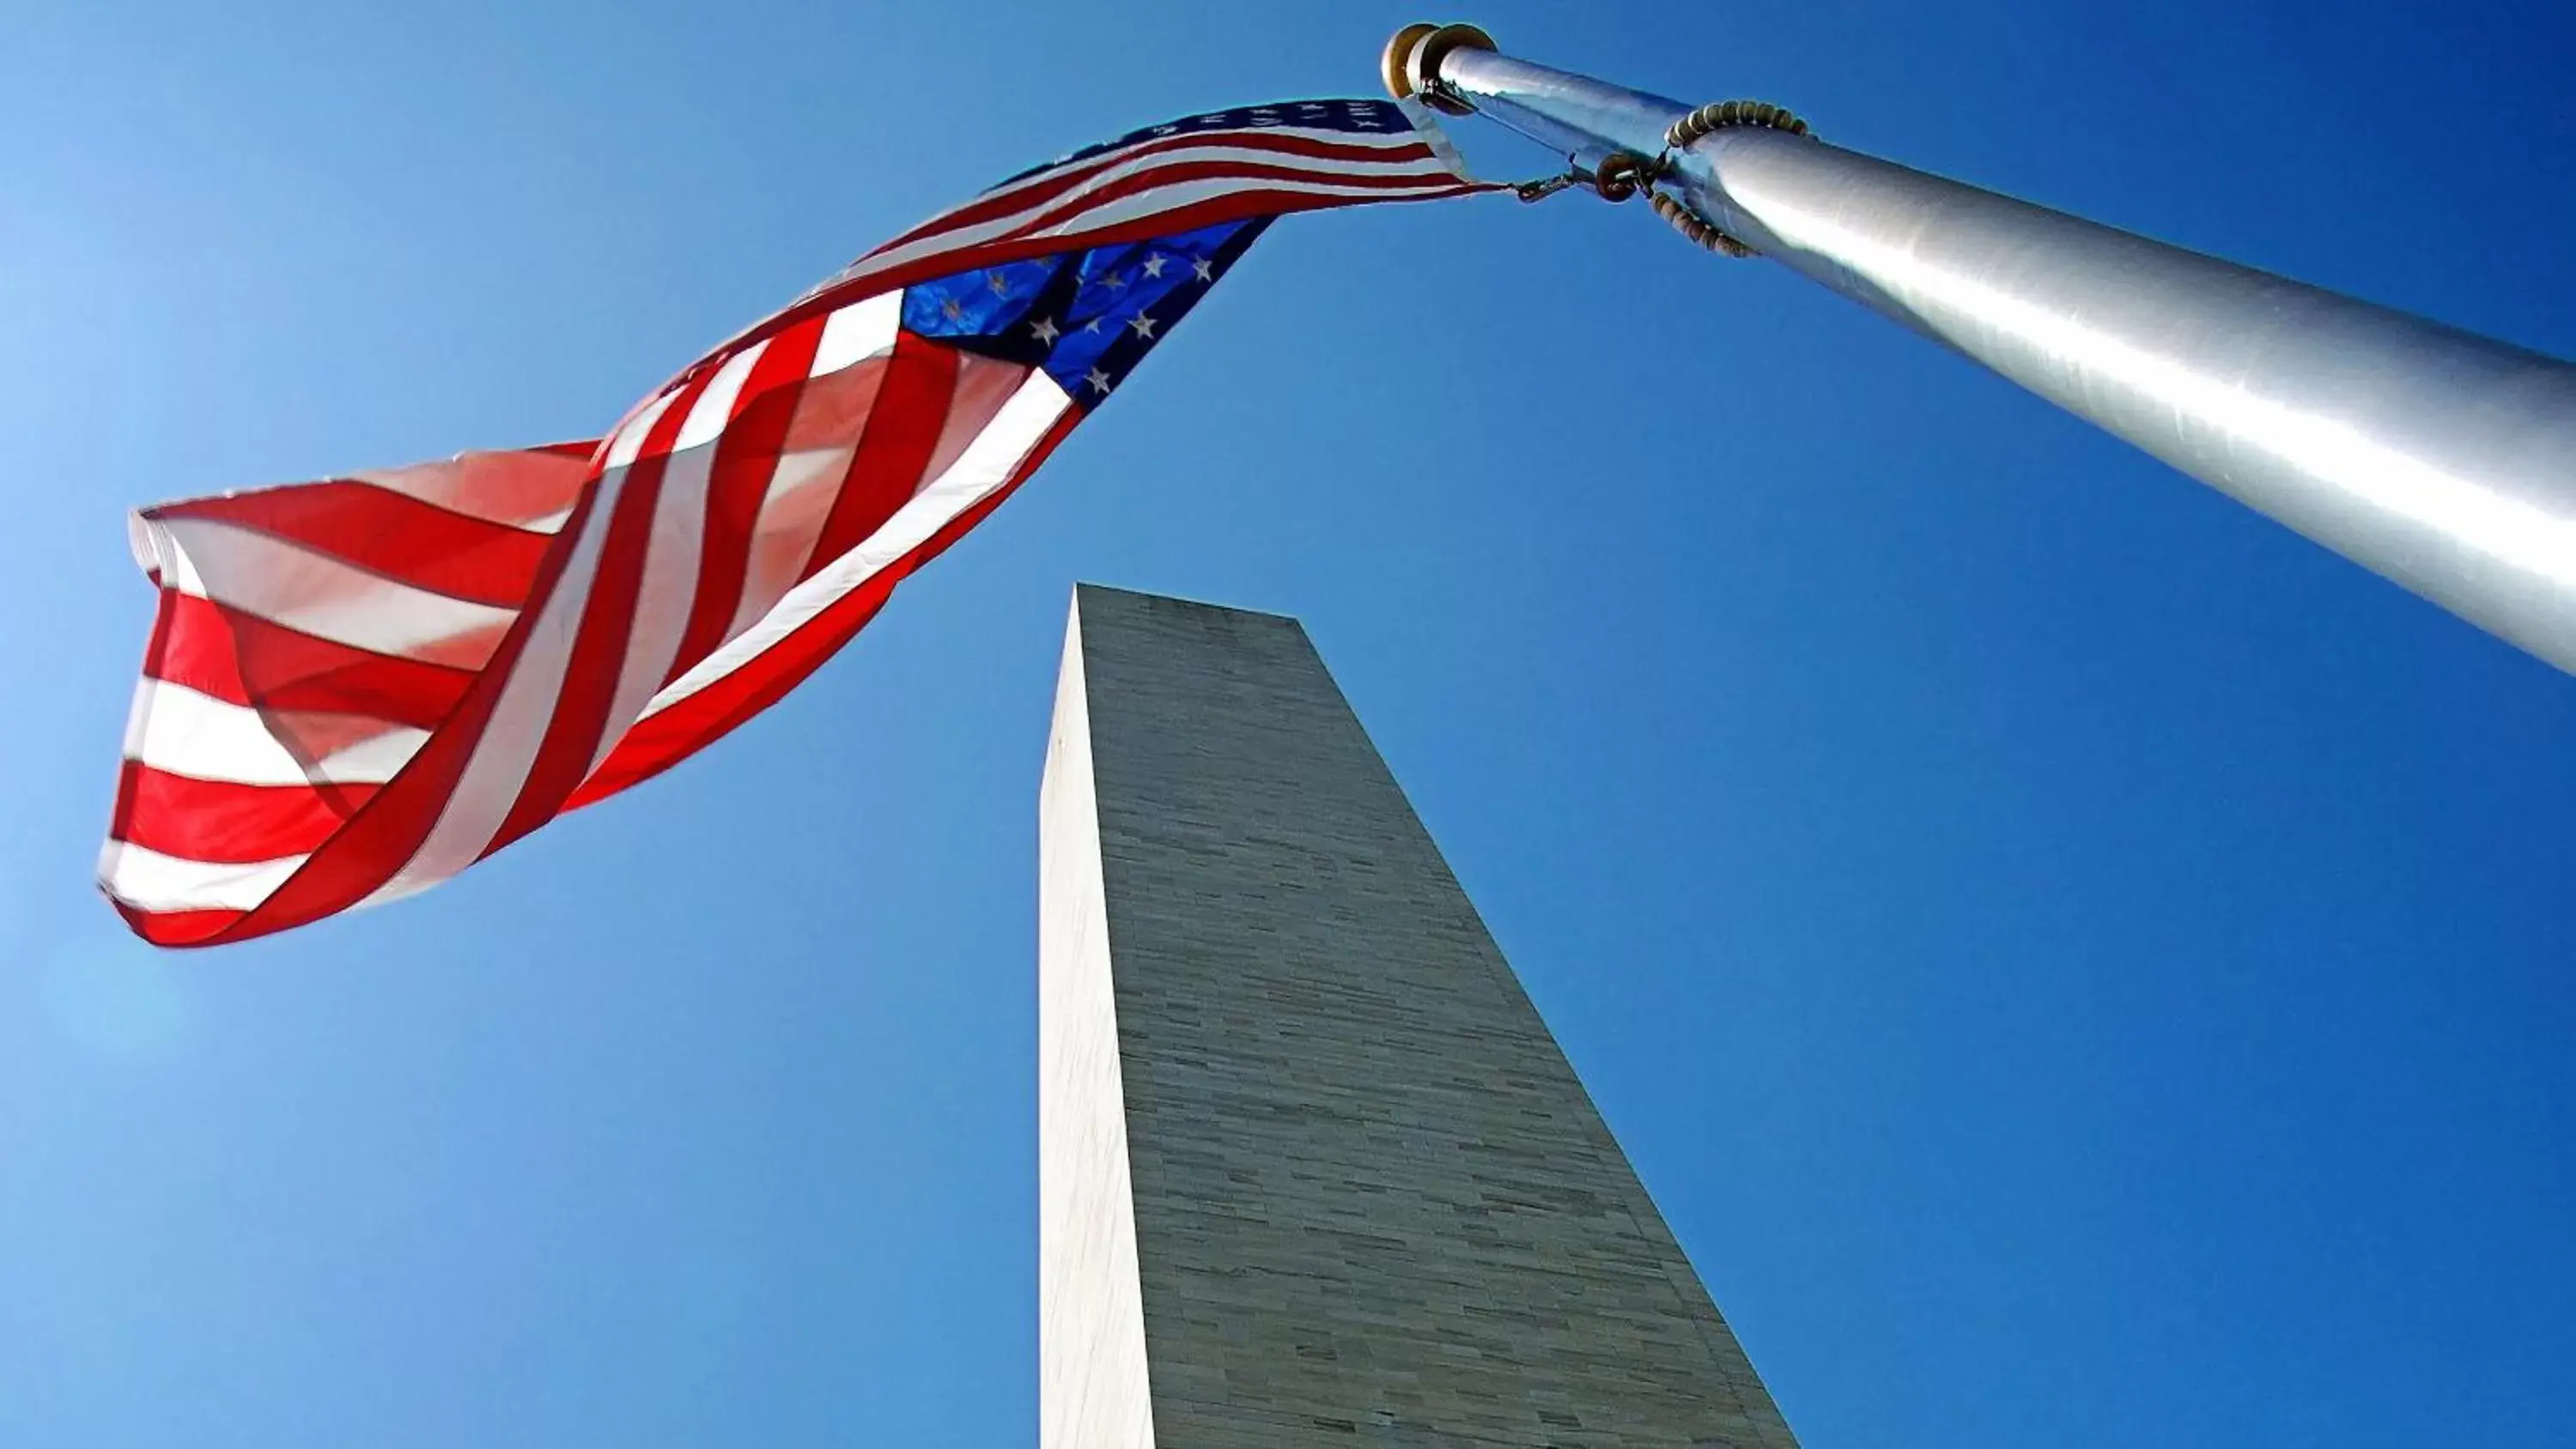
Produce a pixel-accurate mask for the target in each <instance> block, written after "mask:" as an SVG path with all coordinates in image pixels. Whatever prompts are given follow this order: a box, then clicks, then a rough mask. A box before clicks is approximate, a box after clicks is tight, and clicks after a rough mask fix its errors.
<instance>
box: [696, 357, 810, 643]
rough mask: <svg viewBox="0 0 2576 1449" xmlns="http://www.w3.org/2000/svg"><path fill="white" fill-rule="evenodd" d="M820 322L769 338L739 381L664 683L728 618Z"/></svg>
mask: <svg viewBox="0 0 2576 1449" xmlns="http://www.w3.org/2000/svg"><path fill="white" fill-rule="evenodd" d="M823 325H824V319H823V318H820V317H815V318H811V319H808V320H807V321H806V322H805V323H803V324H802V325H800V326H796V327H790V328H788V329H787V330H786V331H784V332H781V333H779V334H778V335H777V336H776V337H774V338H772V339H770V343H769V348H768V350H767V351H764V352H763V353H761V354H760V360H759V361H758V362H756V363H753V364H752V368H751V376H750V377H748V378H745V379H744V380H743V387H742V391H743V397H744V398H745V399H747V400H746V401H743V402H740V403H738V404H737V405H736V409H735V412H734V417H733V421H732V422H731V423H730V424H728V425H727V426H726V428H725V431H724V436H723V438H721V439H720V440H718V442H717V444H716V456H715V462H714V464H713V466H712V467H711V468H710V470H709V472H708V475H707V531H706V540H705V543H704V546H703V547H702V549H701V551H700V553H699V555H698V584H697V594H696V597H695V598H694V599H693V600H692V602H691V603H690V605H689V622H688V625H687V626H686V627H685V628H683V629H682V630H681V632H680V649H679V653H678V654H677V656H675V657H674V658H673V660H672V661H671V668H670V671H669V673H668V674H667V675H666V676H665V677H664V679H663V681H662V682H663V683H665V684H667V683H669V682H670V681H671V680H673V679H677V678H679V677H680V676H681V675H683V674H685V673H687V672H688V671H689V668H690V666H692V665H694V664H696V663H697V662H698V661H699V660H701V659H704V658H706V657H707V655H709V654H711V653H713V652H714V651H715V649H716V646H717V645H720V644H722V643H723V642H724V631H725V626H726V625H728V624H730V623H732V622H733V615H734V610H735V608H736V607H737V606H738V605H739V604H740V602H741V600H742V581H743V576H744V574H745V573H746V571H747V568H748V564H749V560H750V557H751V538H752V528H753V527H754V525H756V524H757V523H759V521H760V504H761V500H762V499H763V498H764V497H766V496H767V494H768V490H769V480H770V476H771V475H772V474H773V473H775V472H776V471H777V468H778V455H779V453H780V452H781V451H782V450H783V449H784V448H785V447H786V442H787V428H788V424H789V423H790V422H792V421H793V420H794V419H795V416H796V408H797V403H798V400H799V398H800V397H801V396H802V395H803V393H804V390H805V385H806V374H807V373H809V372H811V371H812V370H813V367H814V351H815V348H816V347H817V346H818V345H819V344H820V343H821V342H822V340H823Z"/></svg>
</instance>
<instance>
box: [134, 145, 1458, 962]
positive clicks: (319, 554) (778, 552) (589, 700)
mask: <svg viewBox="0 0 2576 1449" xmlns="http://www.w3.org/2000/svg"><path fill="white" fill-rule="evenodd" d="M1486 189H1490V188H1488V187H1485V186H1483V185H1481V184H1479V183H1477V182H1474V181H1472V180H1470V179H1469V178H1468V176H1467V174H1466V173H1465V171H1464V170H1463V169H1462V168H1461V167H1460V166H1459V164H1458V162H1457V158H1456V156H1455V153H1453V152H1452V151H1450V149H1449V148H1448V146H1447V144H1446V142H1445V141H1444V140H1443V139H1442V138H1441V136H1440V135H1439V133H1438V131H1437V130H1436V129H1435V128H1434V126H1433V124H1432V122H1431V119H1430V116H1429V114H1428V113H1427V112H1424V111H1422V110H1420V109H1419V108H1418V107H1414V106H1411V105H1406V106H1397V105H1391V104H1388V103H1385V102H1380V101H1353V100H1326V101H1299V102H1283V103H1281V104H1278V105H1273V106H1260V107H1253V108H1249V109H1244V110H1235V111H1225V112H1219V113H1216V114H1212V115H1204V116H1195V117H1189V118H1186V119H1183V120H1178V121H1174V122H1172V123H1170V124H1168V125H1163V126H1157V127H1153V128H1151V129H1149V130H1145V131H1139V132H1136V133H1134V134H1132V135H1129V136H1125V137H1122V138H1120V139H1119V140H1117V141H1114V142H1110V143H1108V144H1106V145H1103V146H1097V147H1093V148H1091V149H1089V150H1087V151H1082V152H1077V153H1075V154H1074V155H1072V156H1069V157H1066V158H1065V159H1063V160H1061V161H1058V162H1055V163H1053V164H1051V165H1047V166H1042V167H1039V168H1037V169H1035V170H1032V171H1029V172H1026V173H1023V174H1022V175H1020V176H1017V177H1014V178H1012V179H1011V180H1009V181H1006V182H1004V183H1002V184H1001V185H1000V186H998V187H995V188H994V189H993V190H991V191H988V192H986V193H985V194H984V195H982V196H980V197H977V198H976V199H975V200H973V201H971V202H969V203H967V204H966V205H964V206H960V207H958V208H956V209H954V210H951V211H949V212H947V213H945V214H943V215H940V216H938V217H935V218H933V219H931V220H930V221H928V222H925V223H923V224H922V225H920V226H918V227H915V228H914V229H912V230H911V231H909V232H906V233H904V234H903V235H902V236H899V237H897V238H895V239H894V240H893V241H890V242H888V243H886V244H885V245H884V246H881V247H879V248H877V249H876V250H875V251H873V252H870V253H868V254H867V255H866V256H864V257H861V258H860V259H859V260H858V261H856V262H854V263H852V264H851V265H850V266H849V267H847V268H845V269H843V270H842V271H841V272H840V273H839V274H838V275H836V276H834V277H832V278H830V279H829V280H827V281H826V282H824V283H823V284H822V285H821V286H819V287H817V288H815V289H814V290H813V291H812V292H810V293H808V294H807V295H806V296H804V297H803V298H801V299H799V300H798V301H796V302H795V303H793V304H791V305H790V306H788V307H787V308H786V309H785V310H783V311H781V312H779V313H777V314H776V315H774V316H772V317H769V318H768V319H766V320H764V321H762V322H760V323H758V324H757V325H755V326H753V327H751V328H750V329H748V330H746V331H744V332H743V333H741V334H739V335H738V336H736V337H734V338H733V339H731V340H730V341H728V342H726V343H724V344H723V345H722V346H720V347H718V348H717V349H715V350H714V351H713V352H711V353H709V354H708V355H707V356H705V357H703V358H701V359H700V360H699V361H697V362H696V363H695V364H693V365H691V366H690V367H689V368H688V369H686V370H685V371H683V372H681V373H680V374H679V375H678V376H677V377H675V378H674V379H672V380H671V382H669V383H668V384H666V385H665V386H664V387H663V388H661V389H660V390H659V391H657V392H655V393H654V394H653V395H652V396H651V397H649V398H647V399H646V400H645V401H644V402H642V403H641V404H639V405H638V406H637V407H636V408H635V409H634V410H633V411H632V412H630V413H629V414H628V415H627V416H626V418H625V419H624V420H622V421H621V422H620V423H619V424H618V425H617V426H616V427H614V428H612V429H610V430H609V431H608V432H607V434H606V435H605V436H602V437H599V438H596V439H590V440H585V441H580V442H571V443H561V444H555V445H551V446H546V447H538V448H525V449H520V450H516V451H510V452H488V453H464V454H460V455H458V456H456V457H454V458H451V459H448V460H446V461H443V462H434V463H424V464H420V465H417V466H414V467H409V468H399V469H393V470H390V471H383V472H373V473H358V474H352V475H350V476H348V477H345V478H334V479H329V480H325V481H321V482H314V483H300V484H293V485H288V486H285V487H277V488H267V489H261V490H257V491H253V492H246V493H235V494H226V495H222V496H219V497H213V498H200V499H192V500H188V501H184V502H178V503H168V504H163V505H160V506H158V507H154V508H147V509H144V510H142V511H141V512H139V513H138V514H136V515H135V516H134V519H133V521H132V528H131V532H132V542H133V546H134V552H135V557H136V559H137V561H138V562H139V563H140V564H141V565H142V567H143V569H144V571H145V572H146V574H147V575H148V576H149V577H150V578H151V580H152V581H153V583H154V584H155V585H156V586H158V588H159V590H160V609H159V614H158V616H157V618H156V619H155V621H154V625H153V630H152V637H151V642H150V644H149V646H148V648H147V650H146V653H145V656H144V664H143V677H142V680H141V683H140V685H139V686H138V687H137V689H136V692H135V699H134V708H133V713H132V716H131V719H130V722H129V724H128V726H127V731H126V738H125V759H124V770H123V776H122V779H121V780H120V782H119V786H118V790H117V797H116V807H115V813H114V816H113V818H112V820H111V823H110V828H109V832H108V840H107V844H106V846H105V848H104V850H103V851H102V852H101V855H100V859H99V883H100V886H101V888H102V889H104V890H105V891H106V893H107V895H108V898H109V899H110V900H111V901H112V902H114V903H115V905H116V908H117V909H118V911H119V912H121V913H122V914H123V915H124V917H125V919H126V921H127V922H128V924H130V925H131V926H132V927H133V929H134V931H135V932H136V934H138V935H140V936H142V937H144V938H145V939H146V940H149V941H153V942H155V943H158V944H161V945H165V946H203V945H214V944H220V943H223V942H229V941H239V940H244V939H247V938H250V937H254V936H260V935H265V934H268V933H270V932H274V931H279V930H284V929H286V928H288V927H291V926H296V925H301V924H304V923H306V922H309V921H313V920H316V919H318V918H320V917H323V916H327V915H330V914H333V913H335V912H338V911H342V910H347V909H349V908H351V907H355V906H363V905H371V904H375V903H378V902H382V901H387V900H391V899H394V898H397V897H400V896H404V895H408V894H411V893H413V892H416V891H419V890H421V889H423V888H425V887H428V886H431V885H435V884H437V883H438V882H439V881H442V880H445V879H446V878H448V877H449V876H452V875H454V874H456V873H457V872H458V871H460V870H463V869H464V868H465V867H467V866H469V865H471V864H473V863H474V862H475V861H477V860H479V859H481V858H483V857H484V856H486V855H489V854H491V853H492V852H493V851H496V850H498V849H500V848H501V847H503V846H505V845H507V844H509V843H510V842H511V841H514V840H516V839H518V838H519V837H520V836H522V835H525V834H527V833H528V832H529V831H531V830H534V829H535V828H537V827H538V826H540V825H543V824H544V823H545V822H547V821H548V820H550V819H552V818H554V817H555V816H556V815H559V814H561V813H563V812H564V811H566V810H570V809H574V808H578V807H579V806H582V805H586V804H589V803H591V802H593V801H596V800H599V799H602V798H605V797H606V796H609V795H612V794H615V793H616V792H618V791H620V790H623V789H625V788H626V787H628V786H630V785H633V784H635V783H636V782H638V781H640V780H644V779H647V778H649V777H651V776H653V775H656V774H659V773H660V772H662V771H663V770H666V769H669V768H670V767H671V766H672V765H674V764H676V763H678V762H679V761H681V760H683V759H686V758H687V757H688V756H690V755H692V754H694V753H696V752H697V751H698V750H700V749H702V748H704V747H705V746H706V745H708V744H709V743H711V742H712V741H714V740H716V739H717V738H719V737H721V736H722V735H724V734H725V733H727V732H728V731H730V730H732V729H733V728H734V727H736V726H737V725H740V724H742V723H743V722H744V721H745V720H747V719H749V718H750V717H751V716H753V715H755V714H757V713H759V712H760V711H761V710H763V709H766V708H767V707H768V706H769V705H771V704H772V703H774V702H776V701H777V700H778V699H779V698H780V696H782V695H784V694H785V693H786V692H787V691H788V690H790V689H792V688H793V687H794V686H795V685H796V684H797V683H799V682H800V681H802V680H803V679H804V678H805V677H806V676H807V675H808V674H810V673H812V672H813V670H814V669H815V668H816V667H817V666H819V665H820V664H821V663H822V662H823V661H824V660H825V659H827V658H829V657H830V656H831V655H832V653H833V652H834V651H835V650H837V649H839V648H840V647H841V645H843V644H844V643H846V642H848V640H849V639H850V637H851V636H852V635H853V634H855V633H856V632H857V631H858V629H859V628H860V627H861V626H862V625H864V624H865V623H867V622H868V620H869V619H871V618H872V617H874V616H875V614H876V612H877V611H878V609H880V608H881V607H883V606H884V604H885V601H886V598H887V596H888V595H889V594H890V593H891V592H892V591H893V589H894V587H895V585H896V584H897V583H898V582H900V581H901V580H902V579H903V578H904V577H905V576H906V575H908V574H910V573H911V572H912V571H913V570H914V569H915V568H917V567H919V566H920V565H921V564H922V563H923V562H924V561H926V560H928V559H930V558H932V557H934V556H936V555H937V554H938V553H939V552H940V551H941V550H943V549H945V548H946V547H948V545H949V544H951V543H953V542H955V541H956V539H957V538H958V537H959V536H960V535H962V534H964V533H965V532H966V531H967V530H968V529H970V528H972V527H974V526H975V524H977V523H978V522H980V521H982V519H983V518H984V517H985V516H986V515H987V514H989V513H990V512H991V511H992V510H993V509H994V508H995V507H996V506H998V505H999V504H1000V503H1001V502H1002V500H1003V499H1004V498H1006V497H1008V496H1009V495H1010V493H1011V492H1012V491H1013V490H1014V489H1016V488H1017V487H1018V486H1019V485H1020V484H1021V482H1023V481H1024V480H1025V479H1027V478H1028V476H1029V475H1030V474H1031V473H1032V472H1034V471H1035V470H1036V468H1037V467H1038V465H1039V464H1040V463H1041V462H1043V461H1044V460H1045V459H1046V457H1047V455H1048V453H1049V452H1051V451H1052V450H1053V449H1054V448H1055V447H1056V445H1057V444H1059V443H1061V442H1062V441H1063V440H1064V438H1065V436H1066V434H1068V433H1070V432H1071V431H1072V430H1073V429H1074V427H1075V426H1076V425H1078V424H1079V423H1080V422H1081V421H1082V420H1083V419H1084V418H1086V417H1088V416H1089V415H1090V414H1091V412H1092V411H1093V410H1094V409H1096V408H1097V407H1098V406H1099V405H1100V404H1101V403H1103V402H1105V401H1106V400H1107V399H1108V398H1109V397H1110V396H1111V395H1112V394H1114V393H1115V392H1116V391H1117V390H1118V389H1119V388H1120V387H1121V386H1122V385H1124V383H1125V382H1126V380H1127V377H1128V374H1129V373H1130V372H1132V371H1133V370H1134V368H1135V367H1136V365H1137V363H1139V362H1140V361H1142V360H1143V359H1144V356H1145V354H1146V353H1148V352H1150V351H1152V350H1153V348H1154V346H1155V345H1156V344H1157V343H1158V342H1160V341H1161V340H1162V339H1163V337H1164V336H1165V335H1167V334H1168V332H1169V331H1170V329H1171V328H1172V327H1173V326H1174V325H1175V324H1177V323H1178V322H1179V321H1180V320H1181V318H1182V317H1183V316H1184V315H1186V314H1187V313H1188V312H1189V310H1190V309H1191V308H1192V307H1194V306H1196V305H1197V304H1198V301H1199V299H1200V298H1201V297H1202V296H1204V295H1205V294H1206V292H1207V290H1208V289H1209V288H1210V287H1212V286H1214V285H1215V283H1216V281H1217V279H1218V278H1220V277H1222V276H1224V275H1225V272H1226V270H1227V268H1229V267H1231V266H1232V265H1233V264H1234V263H1235V261H1236V259H1238V258H1239V257H1241V256H1242V255H1243V253H1244V251H1245V249H1247V248H1248V247H1250V246H1251V245H1252V243H1253V241H1254V239H1255V238H1257V237H1258V236H1259V235H1260V234H1261V232H1262V230H1263V228H1265V227H1266V226H1267V225H1268V224H1269V222H1270V220H1271V218H1273V217H1276V216H1279V215H1282V214H1285V213H1289V212H1297V211H1311V210H1318V209H1323V208H1329V207H1342V206H1351V205H1357V204H1361V203H1367V202H1379V201H1418V200H1430V199H1434V198H1440V197H1449V196H1457V195H1462V194H1466V193H1469V192H1474V191H1481V190H1486Z"/></svg>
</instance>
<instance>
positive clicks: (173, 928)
mask: <svg viewBox="0 0 2576 1449" xmlns="http://www.w3.org/2000/svg"><path fill="white" fill-rule="evenodd" d="M107 903H108V904H109V905H111V906H114V907H116V913H117V914H118V915H120V916H123V917H124V918H125V925H126V929H128V930H130V931H132V932H133V933H134V934H135V935H137V936H140V937H142V938H143V939H144V941H146V942H148V943H149V944H151V945H155V946H170V947H184V946H220V945H222V944H223V943H224V942H225V941H228V940H232V939H234V938H233V937H231V936H230V935H227V934H226V933H227V932H228V931H230V930H231V929H232V928H233V927H235V926H237V925H239V924H241V920H242V918H243V917H244V916H247V915H249V914H250V912H248V911H146V910H139V909H137V908H136V907H133V906H129V905H127V904H126V903H125V902H123V901H120V900H118V899H117V898H116V897H114V896H109V897H108V898H107Z"/></svg>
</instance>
